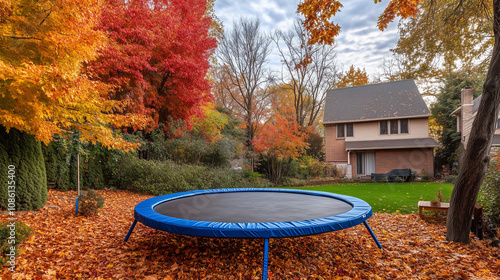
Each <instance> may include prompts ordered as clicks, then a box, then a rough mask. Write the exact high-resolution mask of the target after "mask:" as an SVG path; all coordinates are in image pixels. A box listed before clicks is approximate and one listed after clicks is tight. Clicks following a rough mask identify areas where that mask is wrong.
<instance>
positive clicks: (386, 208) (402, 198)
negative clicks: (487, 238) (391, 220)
mask: <svg viewBox="0 0 500 280" xmlns="http://www.w3.org/2000/svg"><path fill="white" fill-rule="evenodd" d="M300 189H301V190H312V191H324V192H331V193H338V194H344V195H350V196H354V197H357V198H361V199H363V200H364V201H366V202H368V204H370V205H371V207H372V209H373V212H379V213H402V214H409V213H416V212H418V206H417V204H418V201H420V200H436V197H437V192H438V190H441V194H442V195H443V197H444V199H443V202H448V201H450V198H451V191H452V189H453V185H451V184H446V183H436V182H430V183H421V182H410V183H350V184H335V185H325V186H315V187H300Z"/></svg>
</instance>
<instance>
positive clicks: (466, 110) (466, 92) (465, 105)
mask: <svg viewBox="0 0 500 280" xmlns="http://www.w3.org/2000/svg"><path fill="white" fill-rule="evenodd" d="M473 98H474V89H473V88H471V87H465V88H463V89H462V96H461V101H462V111H461V118H460V119H461V122H462V125H461V132H462V139H461V140H462V143H463V145H464V148H467V142H469V136H470V131H471V126H472V116H473V107H474V104H473V103H472V102H473Z"/></svg>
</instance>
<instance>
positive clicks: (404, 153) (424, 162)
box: [351, 149, 434, 178]
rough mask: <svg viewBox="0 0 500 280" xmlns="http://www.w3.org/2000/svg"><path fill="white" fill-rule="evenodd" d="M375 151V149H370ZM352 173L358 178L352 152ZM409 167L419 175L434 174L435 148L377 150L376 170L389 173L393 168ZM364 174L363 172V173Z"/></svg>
mask: <svg viewBox="0 0 500 280" xmlns="http://www.w3.org/2000/svg"><path fill="white" fill-rule="evenodd" d="M368 152H373V151H368ZM351 164H352V174H353V177H354V178H356V177H358V176H359V175H358V174H357V173H356V171H357V170H356V156H355V153H354V152H352V153H351ZM403 168H409V169H411V170H412V171H414V172H417V174H418V175H420V176H423V175H428V176H434V153H433V149H397V150H396V149H395V150H377V151H375V170H376V171H375V172H376V173H387V172H389V171H391V170H393V169H403ZM362 175H363V174H362Z"/></svg>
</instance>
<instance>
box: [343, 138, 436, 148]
mask: <svg viewBox="0 0 500 280" xmlns="http://www.w3.org/2000/svg"><path fill="white" fill-rule="evenodd" d="M439 146H440V145H439V143H438V142H437V141H436V140H434V139H432V138H414V139H391V140H371V141H349V142H348V141H346V142H345V149H346V151H355V150H380V149H409V148H421V149H423V148H436V147H439Z"/></svg>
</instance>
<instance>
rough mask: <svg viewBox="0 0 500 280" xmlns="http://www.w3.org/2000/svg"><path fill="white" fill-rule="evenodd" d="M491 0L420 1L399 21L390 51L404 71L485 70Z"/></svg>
mask: <svg viewBox="0 0 500 280" xmlns="http://www.w3.org/2000/svg"><path fill="white" fill-rule="evenodd" d="M492 3H493V2H492V1H461V2H458V1H456V4H450V1H447V0H435V1H422V3H421V4H420V6H419V11H418V12H417V13H416V14H415V16H414V17H410V18H408V19H406V20H402V21H401V22H400V24H399V34H400V38H399V40H398V43H397V46H396V48H394V49H393V50H392V51H393V53H394V54H396V55H399V56H404V57H405V59H404V60H402V62H403V66H404V69H405V70H404V72H406V73H408V74H409V75H411V76H412V77H421V78H435V77H442V75H447V73H451V72H453V71H456V69H457V68H460V69H462V71H471V72H472V71H478V72H486V69H487V67H488V62H489V60H490V54H491V49H492V47H493V44H494V38H493V36H492V25H491V20H492V18H491V15H492Z"/></svg>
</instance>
